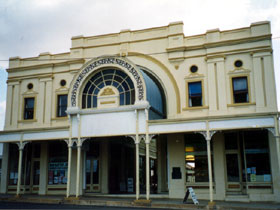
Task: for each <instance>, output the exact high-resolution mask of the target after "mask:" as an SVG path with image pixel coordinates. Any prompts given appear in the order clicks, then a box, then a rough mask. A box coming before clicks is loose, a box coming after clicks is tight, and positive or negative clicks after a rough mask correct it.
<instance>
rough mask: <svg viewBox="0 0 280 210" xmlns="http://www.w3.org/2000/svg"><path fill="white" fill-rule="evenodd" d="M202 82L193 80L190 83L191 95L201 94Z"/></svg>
mask: <svg viewBox="0 0 280 210" xmlns="http://www.w3.org/2000/svg"><path fill="white" fill-rule="evenodd" d="M201 93H202V91H201V82H191V83H189V95H190V96H198V95H201Z"/></svg>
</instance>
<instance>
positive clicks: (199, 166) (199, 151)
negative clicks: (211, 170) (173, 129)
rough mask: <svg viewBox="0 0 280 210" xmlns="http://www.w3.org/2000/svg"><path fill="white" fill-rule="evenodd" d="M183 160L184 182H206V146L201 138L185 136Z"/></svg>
mask: <svg viewBox="0 0 280 210" xmlns="http://www.w3.org/2000/svg"><path fill="white" fill-rule="evenodd" d="M185 159H186V181H187V182H208V180H209V178H208V159H207V144H206V141H205V140H204V137H203V136H201V135H200V134H187V135H185ZM212 163H213V162H212ZM212 167H213V165H212Z"/></svg>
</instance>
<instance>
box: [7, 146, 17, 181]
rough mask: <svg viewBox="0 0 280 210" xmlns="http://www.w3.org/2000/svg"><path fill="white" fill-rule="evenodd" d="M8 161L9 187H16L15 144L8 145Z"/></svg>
mask: <svg viewBox="0 0 280 210" xmlns="http://www.w3.org/2000/svg"><path fill="white" fill-rule="evenodd" d="M11 154H13V155H11ZM9 159H10V160H9V185H16V184H17V181H18V146H17V145H16V144H9Z"/></svg>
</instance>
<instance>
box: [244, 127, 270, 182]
mask: <svg viewBox="0 0 280 210" xmlns="http://www.w3.org/2000/svg"><path fill="white" fill-rule="evenodd" d="M244 145H245V155H246V163H247V166H246V167H247V176H248V177H247V180H248V181H249V182H271V172H270V164H269V163H270V159H269V149H268V136H267V131H246V132H244Z"/></svg>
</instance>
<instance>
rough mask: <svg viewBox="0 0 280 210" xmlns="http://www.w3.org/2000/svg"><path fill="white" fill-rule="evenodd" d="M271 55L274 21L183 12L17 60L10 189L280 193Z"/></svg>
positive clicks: (9, 117) (238, 196)
mask: <svg viewBox="0 0 280 210" xmlns="http://www.w3.org/2000/svg"><path fill="white" fill-rule="evenodd" d="M190 30H191V29H190ZM272 53H273V50H272V44H271V31H270V23H269V22H257V23H252V24H251V25H250V27H244V28H239V29H233V30H228V31H220V30H219V29H214V30H208V31H207V32H206V33H205V34H199V35H194V36H185V35H184V33H183V23H182V22H174V23H170V24H169V25H168V26H163V27H157V28H149V29H144V30H136V31H131V30H122V31H121V32H120V33H113V34H105V35H100V36H91V37H84V36H76V37H73V38H72V46H71V48H70V52H67V53H61V54H50V53H41V54H40V55H39V56H38V57H32V58H20V57H13V58H10V63H9V68H8V69H7V71H8V81H7V85H8V90H7V106H6V107H7V110H6V120H5V128H4V131H2V132H0V141H1V142H3V143H4V150H3V161H2V177H1V193H9V194H16V195H20V194H40V195H51V194H63V195H65V196H66V197H69V196H76V197H79V196H82V195H95V196H107V195H110V196H113V195H118V196H120V195H122V196H127V197H128V196H133V197H136V199H140V198H141V199H147V200H150V199H152V198H154V197H162V198H183V197H184V196H185V192H186V190H187V188H188V187H192V188H193V189H194V191H195V193H196V195H197V197H198V199H209V200H210V201H213V200H235V201H279V199H280V157H279V156H280V152H279V150H280V145H279V115H278V114H279V113H278V110H277V104H276V88H275V77H274V69H273V55H272Z"/></svg>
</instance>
